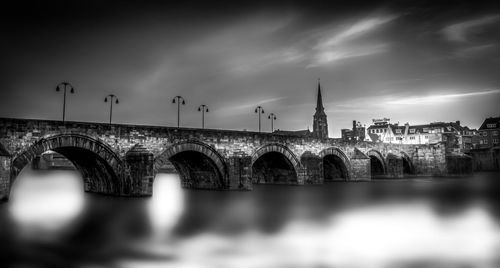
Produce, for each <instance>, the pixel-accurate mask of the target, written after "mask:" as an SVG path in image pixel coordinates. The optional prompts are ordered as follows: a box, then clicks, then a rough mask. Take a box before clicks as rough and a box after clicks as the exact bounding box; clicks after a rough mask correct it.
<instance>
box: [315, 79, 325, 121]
mask: <svg viewBox="0 0 500 268" xmlns="http://www.w3.org/2000/svg"><path fill="white" fill-rule="evenodd" d="M324 110H325V108H324V107H323V98H322V97H321V84H320V80H319V78H318V100H317V101H316V112H319V113H322V112H323V113H324Z"/></svg>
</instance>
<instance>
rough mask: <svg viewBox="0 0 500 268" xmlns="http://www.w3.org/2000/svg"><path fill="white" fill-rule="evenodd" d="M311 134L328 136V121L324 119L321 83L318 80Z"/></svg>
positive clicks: (322, 137)
mask: <svg viewBox="0 0 500 268" xmlns="http://www.w3.org/2000/svg"><path fill="white" fill-rule="evenodd" d="M313 135H314V137H316V138H318V139H327V138H328V122H327V119H326V113H325V108H324V107H323V98H322V96H321V85H320V82H319V81H318V98H317V100H316V113H314V116H313Z"/></svg>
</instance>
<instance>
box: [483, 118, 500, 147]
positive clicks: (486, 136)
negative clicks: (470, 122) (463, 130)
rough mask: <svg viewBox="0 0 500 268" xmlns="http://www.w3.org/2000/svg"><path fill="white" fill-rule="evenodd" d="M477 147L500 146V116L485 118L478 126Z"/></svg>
mask: <svg viewBox="0 0 500 268" xmlns="http://www.w3.org/2000/svg"><path fill="white" fill-rule="evenodd" d="M478 136H479V146H478V148H480V149H482V148H494V147H499V146H500V142H499V139H500V117H490V118H486V119H485V120H484V122H483V124H481V127H479V130H478Z"/></svg>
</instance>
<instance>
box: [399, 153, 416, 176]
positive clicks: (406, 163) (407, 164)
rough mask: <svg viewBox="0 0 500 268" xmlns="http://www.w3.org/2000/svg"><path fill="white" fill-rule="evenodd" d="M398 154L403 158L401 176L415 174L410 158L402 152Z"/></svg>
mask: <svg viewBox="0 0 500 268" xmlns="http://www.w3.org/2000/svg"><path fill="white" fill-rule="evenodd" d="M399 154H400V155H401V158H403V174H415V167H414V165H413V162H412V161H411V158H410V156H409V155H408V154H407V153H406V152H403V151H400V152H399Z"/></svg>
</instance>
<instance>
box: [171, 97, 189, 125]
mask: <svg viewBox="0 0 500 268" xmlns="http://www.w3.org/2000/svg"><path fill="white" fill-rule="evenodd" d="M176 99H177V128H179V126H180V112H181V100H182V105H185V104H186V101H185V100H184V98H183V97H181V96H175V98H174V99H172V103H175V100H176Z"/></svg>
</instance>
